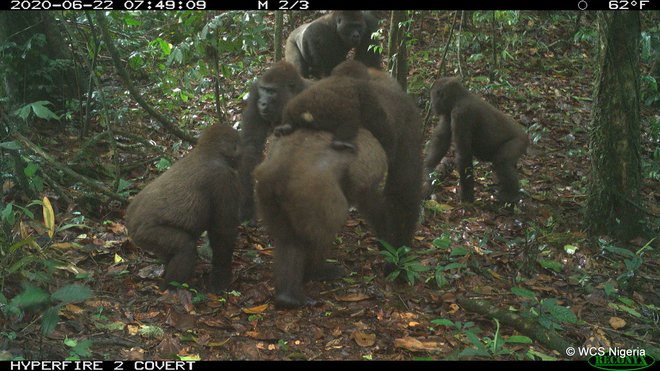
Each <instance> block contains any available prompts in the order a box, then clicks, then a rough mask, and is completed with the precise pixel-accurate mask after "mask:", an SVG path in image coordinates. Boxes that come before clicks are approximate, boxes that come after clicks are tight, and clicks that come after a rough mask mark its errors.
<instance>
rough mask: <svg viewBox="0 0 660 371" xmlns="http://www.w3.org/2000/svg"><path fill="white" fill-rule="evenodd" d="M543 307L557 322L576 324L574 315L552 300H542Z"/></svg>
mask: <svg viewBox="0 0 660 371" xmlns="http://www.w3.org/2000/svg"><path fill="white" fill-rule="evenodd" d="M542 304H543V307H545V309H547V310H548V312H550V314H551V315H552V317H554V318H555V319H556V320H558V321H559V322H567V323H577V317H576V316H575V313H573V311H571V310H570V309H568V308H566V307H562V306H561V305H557V304H556V303H555V302H554V300H543V301H542Z"/></svg>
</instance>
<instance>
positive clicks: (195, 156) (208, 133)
mask: <svg viewBox="0 0 660 371" xmlns="http://www.w3.org/2000/svg"><path fill="white" fill-rule="evenodd" d="M239 141H240V138H239V135H238V132H237V131H236V130H234V129H232V128H231V127H228V126H223V125H219V124H216V125H214V126H211V127H209V128H208V129H206V130H204V132H203V133H202V135H201V137H200V139H199V142H198V143H197V146H196V147H195V148H194V149H193V150H192V151H190V153H189V154H188V155H187V156H185V157H184V158H182V159H181V160H179V161H177V162H176V163H175V164H174V165H172V167H171V168H170V169H169V170H167V171H166V172H165V173H163V174H162V175H160V176H159V177H158V178H156V179H155V180H154V181H152V182H151V183H149V185H147V186H146V187H145V188H144V189H143V190H142V191H141V192H140V193H138V194H137V195H136V196H135V197H134V198H133V200H132V201H131V203H130V205H129V206H128V210H127V211H126V226H127V227H128V234H129V236H130V237H131V238H132V239H133V242H135V244H136V245H138V246H140V247H141V248H144V249H146V250H149V251H152V252H154V253H156V254H158V255H160V257H161V258H162V259H163V261H164V262H165V274H164V282H163V283H162V284H161V289H165V288H166V287H167V285H168V284H169V283H170V282H171V281H176V282H178V283H183V282H187V281H188V279H189V278H190V276H191V274H192V272H193V271H194V267H195V261H196V259H197V250H196V246H195V243H196V241H197V239H198V238H199V236H200V235H201V234H202V232H203V231H208V236H209V241H210V245H211V249H212V251H213V258H212V262H211V266H212V270H211V277H210V283H209V287H210V288H211V290H212V291H214V292H218V291H222V290H225V289H227V288H228V287H229V284H230V282H231V260H232V252H233V250H234V244H235V241H236V235H237V226H238V224H239V223H238V207H239V202H238V198H237V197H236V195H237V194H238V192H239V190H240V189H239V181H238V176H237V174H236V171H235V169H236V167H237V165H238V157H239V155H240V149H239Z"/></svg>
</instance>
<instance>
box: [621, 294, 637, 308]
mask: <svg viewBox="0 0 660 371" xmlns="http://www.w3.org/2000/svg"><path fill="white" fill-rule="evenodd" d="M617 299H619V301H620V302H622V303H623V304H625V305H628V306H630V307H632V306H633V305H635V302H634V301H633V300H632V299H629V298H627V297H625V296H619V297H618V298H617Z"/></svg>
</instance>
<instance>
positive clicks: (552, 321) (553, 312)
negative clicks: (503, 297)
mask: <svg viewBox="0 0 660 371" xmlns="http://www.w3.org/2000/svg"><path fill="white" fill-rule="evenodd" d="M511 292H512V293H513V294H515V295H516V296H519V297H521V298H523V299H526V300H523V301H522V306H523V309H522V311H521V315H522V316H523V317H526V318H531V319H535V320H536V321H537V322H538V323H539V324H540V325H541V326H543V327H545V328H547V329H553V330H561V329H562V327H561V323H573V324H574V323H577V317H576V316H575V314H574V313H573V312H572V311H571V310H570V309H568V308H566V307H564V306H561V305H559V304H558V303H557V301H558V300H557V299H555V298H547V299H541V300H539V299H538V298H537V297H536V294H535V293H534V292H533V291H530V290H527V289H525V288H522V287H512V288H511Z"/></svg>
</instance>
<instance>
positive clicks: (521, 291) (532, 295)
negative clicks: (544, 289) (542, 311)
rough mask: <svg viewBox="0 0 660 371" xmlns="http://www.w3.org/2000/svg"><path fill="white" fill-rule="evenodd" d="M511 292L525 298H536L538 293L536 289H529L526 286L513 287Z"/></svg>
mask: <svg viewBox="0 0 660 371" xmlns="http://www.w3.org/2000/svg"><path fill="white" fill-rule="evenodd" d="M511 292H512V293H514V294H515V295H518V296H520V297H523V298H528V299H536V294H535V293H534V291H531V290H527V289H526V288H522V287H512V288H511Z"/></svg>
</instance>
